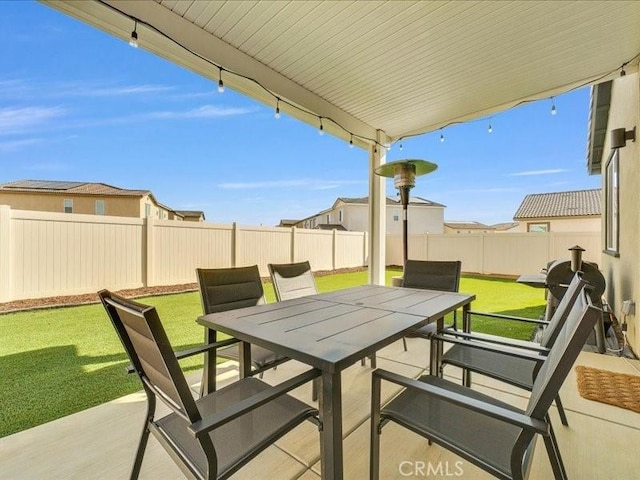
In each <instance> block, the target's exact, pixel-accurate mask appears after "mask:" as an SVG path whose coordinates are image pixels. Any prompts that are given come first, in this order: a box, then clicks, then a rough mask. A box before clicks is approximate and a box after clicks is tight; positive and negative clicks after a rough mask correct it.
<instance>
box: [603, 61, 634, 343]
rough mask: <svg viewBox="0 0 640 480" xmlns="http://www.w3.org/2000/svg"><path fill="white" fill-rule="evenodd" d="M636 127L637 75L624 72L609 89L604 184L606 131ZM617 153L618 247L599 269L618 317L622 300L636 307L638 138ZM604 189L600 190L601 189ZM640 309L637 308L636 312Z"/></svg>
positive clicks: (630, 324) (631, 321)
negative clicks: (616, 254) (614, 253)
mask: <svg viewBox="0 0 640 480" xmlns="http://www.w3.org/2000/svg"><path fill="white" fill-rule="evenodd" d="M634 126H635V127H636V137H637V136H638V134H639V131H638V129H640V75H638V74H637V73H635V74H628V75H626V76H624V77H619V78H617V79H615V80H614V82H613V86H612V91H611V106H610V109H609V121H608V123H607V135H606V140H605V144H604V150H603V151H604V154H603V158H602V182H603V188H605V187H606V186H605V180H606V177H605V170H606V166H607V160H608V158H609V152H611V143H610V142H611V138H610V132H611V130H614V129H616V128H621V127H624V128H625V129H627V130H630V129H632V128H633V127H634ZM618 155H619V178H620V184H619V219H620V224H619V225H620V231H619V232H620V233H619V248H618V256H614V255H611V254H608V253H603V254H602V261H601V265H602V270H603V273H604V275H605V279H606V281H607V290H606V292H605V295H606V298H607V301H608V302H609V304H610V305H611V306H612V308H613V311H614V312H615V314H616V316H617V317H618V319H619V320H620V321H622V320H623V315H622V312H621V307H622V301H623V300H634V301H635V302H636V310H638V309H639V308H640V304H639V303H638V302H640V195H639V194H638V185H640V140H639V139H638V138H636V141H635V142H631V141H627V143H626V146H625V147H624V148H620V149H619V150H618ZM603 192H604V190H603ZM605 202H606V195H605V194H603V195H602V211H603V212H606V209H605V207H606V205H605ZM605 223H606V218H605V215H603V222H602V232H603V233H602V237H603V245H605V239H604V235H605ZM639 313H640V312H639ZM639 313H636V314H635V315H633V316H628V317H627V319H626V320H627V322H628V332H627V337H628V341H629V344H630V345H631V348H632V349H633V350H634V352H635V353H636V354H637V353H638V352H640V322H639V321H638V315H639Z"/></svg>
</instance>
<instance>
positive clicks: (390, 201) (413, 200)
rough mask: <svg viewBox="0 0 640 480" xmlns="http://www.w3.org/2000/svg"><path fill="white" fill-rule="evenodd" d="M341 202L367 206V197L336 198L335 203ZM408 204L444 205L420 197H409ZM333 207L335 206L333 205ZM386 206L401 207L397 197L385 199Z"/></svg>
mask: <svg viewBox="0 0 640 480" xmlns="http://www.w3.org/2000/svg"><path fill="white" fill-rule="evenodd" d="M339 201H340V202H342V203H359V204H365V205H368V204H369V197H358V198H350V197H338V198H337V200H336V203H337V202H339ZM409 204H410V205H429V206H433V207H444V206H445V205H443V204H441V203H437V202H433V201H431V200H427V199H426V198H422V197H411V196H410V197H409ZM334 205H335V204H334ZM387 205H402V204H401V203H400V198H399V197H396V198H394V197H387Z"/></svg>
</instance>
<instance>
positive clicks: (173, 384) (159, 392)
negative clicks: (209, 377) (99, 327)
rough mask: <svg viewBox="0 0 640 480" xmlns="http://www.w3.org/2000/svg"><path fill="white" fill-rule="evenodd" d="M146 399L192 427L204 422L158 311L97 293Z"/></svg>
mask: <svg viewBox="0 0 640 480" xmlns="http://www.w3.org/2000/svg"><path fill="white" fill-rule="evenodd" d="M98 295H99V296H100V300H102V304H103V305H104V308H105V310H106V311H107V314H108V315H109V318H110V319H111V323H112V324H113V326H114V328H115V329H116V331H117V332H118V336H119V337H120V340H121V342H122V345H123V346H124V349H125V350H126V352H127V354H128V355H129V359H130V360H131V363H132V365H133V367H134V369H135V371H136V373H137V374H138V376H139V377H140V380H141V381H142V384H143V386H144V387H145V390H146V391H147V395H149V397H151V395H155V396H156V397H157V398H160V399H161V400H162V401H163V402H164V403H166V404H167V405H168V406H169V407H170V408H171V409H172V410H173V411H175V412H177V413H179V414H180V415H181V416H182V417H185V418H188V419H189V420H190V421H191V423H193V422H195V421H198V420H200V419H201V416H200V412H199V411H198V408H197V407H196V403H195V401H194V400H193V397H192V396H191V391H190V389H189V385H188V384H187V381H186V379H185V377H184V374H183V373H182V370H181V369H180V365H179V364H178V360H177V359H176V356H175V354H174V353H173V349H172V348H171V345H170V343H169V340H168V339H167V334H166V333H165V330H164V327H163V326H162V323H161V322H160V318H159V317H158V313H157V312H156V309H155V307H150V306H148V305H143V304H141V303H138V302H134V301H132V300H127V299H125V298H123V297H120V296H118V295H115V294H113V293H111V292H109V291H107V290H102V291H100V292H98Z"/></svg>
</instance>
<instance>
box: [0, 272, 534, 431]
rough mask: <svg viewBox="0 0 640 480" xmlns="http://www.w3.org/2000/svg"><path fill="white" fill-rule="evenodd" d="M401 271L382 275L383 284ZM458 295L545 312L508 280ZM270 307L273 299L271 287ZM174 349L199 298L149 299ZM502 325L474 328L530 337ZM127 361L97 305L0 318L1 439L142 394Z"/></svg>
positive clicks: (188, 363)
mask: <svg viewBox="0 0 640 480" xmlns="http://www.w3.org/2000/svg"><path fill="white" fill-rule="evenodd" d="M398 274H399V272H398V271H394V270H389V271H387V283H388V284H390V283H391V277H392V276H394V275H398ZM365 283H367V272H356V273H346V274H339V275H329V276H323V277H318V278H317V284H318V289H319V290H320V291H330V290H337V289H341V288H347V287H350V286H355V285H362V284H365ZM460 290H461V291H463V292H469V293H475V294H476V297H477V300H476V301H475V302H474V303H473V308H474V309H475V310H483V311H491V312H498V313H511V314H515V315H520V316H529V317H537V316H538V315H540V313H541V312H542V311H543V309H544V299H543V295H542V291H541V290H538V289H534V288H531V287H527V286H523V285H519V284H517V283H515V282H514V281H513V280H503V279H493V278H487V277H472V276H463V278H462V280H461V285H460ZM265 293H266V297H267V301H269V302H273V301H275V297H274V294H273V288H272V286H271V284H266V285H265ZM141 301H142V302H143V303H148V304H151V305H155V306H156V307H157V309H158V312H159V314H160V317H161V318H162V320H163V322H164V325H165V328H166V330H167V334H168V336H169V339H170V340H171V342H172V344H173V345H174V347H176V348H177V349H182V348H186V347H189V346H194V345H196V344H198V343H201V342H202V339H203V331H202V327H200V326H199V325H197V324H196V323H195V321H194V320H195V318H196V317H197V316H198V315H200V314H201V307H200V298H199V294H198V293H197V292H194V293H184V294H177V295H167V296H160V297H148V298H145V299H142V300H141ZM503 323H504V322H500V321H496V320H479V319H478V320H474V323H473V327H474V330H479V331H484V332H487V333H495V334H503V335H506V336H511V337H514V338H520V339H528V338H530V337H531V334H532V327H531V326H529V325H526V324H525V325H519V324H518V325H517V326H515V327H513V328H509V329H508V330H507V329H505V327H504V324H503ZM127 363H128V362H127V359H126V356H125V353H124V351H123V350H122V346H121V345H120V342H119V340H118V338H117V336H116V333H115V331H114V330H113V327H112V326H111V324H110V322H109V320H108V319H107V317H106V314H105V312H104V310H103V308H102V306H101V305H89V306H81V307H69V308H57V309H50V310H36V311H31V312H21V313H13V314H6V315H0V372H2V373H1V375H0V391H1V392H2V397H3V398H2V407H1V408H0V437H3V436H6V435H9V434H11V433H14V432H18V431H20V430H24V429H26V428H30V427H33V426H35V425H39V424H41V423H45V422H48V421H51V420H54V419H56V418H59V417H62V416H65V415H69V414H71V413H74V412H77V411H80V410H84V409H86V408H89V407H92V406H94V405H99V404H101V403H104V402H107V401H109V400H112V399H114V398H117V397H120V396H123V395H126V394H128V393H132V392H135V391H137V390H140V388H141V387H140V383H139V380H138V378H137V377H136V376H134V375H126V374H125V371H124V368H125V366H126V365H127ZM182 365H183V366H184V367H185V370H187V371H189V370H196V369H198V368H201V366H202V357H201V356H198V357H196V358H191V359H187V360H185V361H183V362H182Z"/></svg>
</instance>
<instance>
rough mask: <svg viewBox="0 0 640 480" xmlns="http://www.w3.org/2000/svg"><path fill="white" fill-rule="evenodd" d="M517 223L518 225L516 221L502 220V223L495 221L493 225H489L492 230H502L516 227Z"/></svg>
mask: <svg viewBox="0 0 640 480" xmlns="http://www.w3.org/2000/svg"><path fill="white" fill-rule="evenodd" d="M518 225H519V223H518V222H503V223H496V224H495V225H491V228H493V229H494V230H498V231H502V230H509V229H511V228H514V227H517V226H518Z"/></svg>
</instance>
